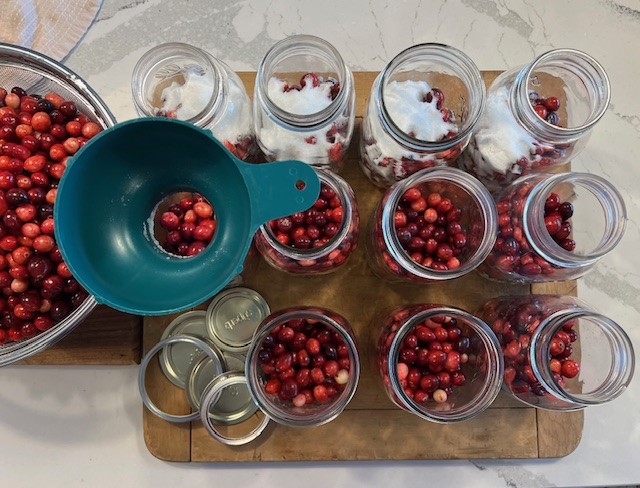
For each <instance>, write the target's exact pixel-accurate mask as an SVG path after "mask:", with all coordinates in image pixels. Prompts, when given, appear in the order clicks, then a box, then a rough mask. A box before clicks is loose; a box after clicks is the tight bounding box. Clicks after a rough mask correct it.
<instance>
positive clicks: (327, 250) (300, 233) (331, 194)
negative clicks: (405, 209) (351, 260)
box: [254, 169, 360, 274]
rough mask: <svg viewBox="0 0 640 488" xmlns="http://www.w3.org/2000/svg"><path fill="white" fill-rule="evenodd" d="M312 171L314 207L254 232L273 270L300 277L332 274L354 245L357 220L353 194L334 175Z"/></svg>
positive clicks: (357, 230) (259, 247) (259, 248)
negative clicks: (317, 185) (316, 182)
mask: <svg viewBox="0 0 640 488" xmlns="http://www.w3.org/2000/svg"><path fill="white" fill-rule="evenodd" d="M316 171H317V173H318V177H319V178H320V196H319V197H318V200H316V202H315V204H314V205H313V206H312V207H311V208H310V209H309V210H307V211H305V212H298V213H296V214H293V215H290V216H288V217H282V218H280V219H276V220H272V221H270V222H268V223H266V224H265V225H263V226H262V227H260V229H259V230H258V232H256V235H255V238H254V242H255V246H256V249H257V250H258V252H260V254H262V256H263V257H264V259H266V261H267V262H268V263H269V264H270V265H271V266H273V267H274V268H276V269H280V270H282V271H287V272H289V273H300V274H303V273H304V274H319V273H328V272H331V271H335V270H336V269H338V268H339V267H340V266H342V265H343V264H344V263H345V262H346V260H347V258H348V257H349V256H350V255H351V254H352V253H353V251H355V249H356V247H357V245H358V234H359V232H360V219H359V214H358V207H357V205H356V199H355V195H354V194H353V190H352V189H351V187H350V186H349V184H348V183H347V182H346V181H344V180H343V179H342V178H340V177H339V176H337V175H336V174H334V173H332V172H330V171H325V170H322V169H318V170H316Z"/></svg>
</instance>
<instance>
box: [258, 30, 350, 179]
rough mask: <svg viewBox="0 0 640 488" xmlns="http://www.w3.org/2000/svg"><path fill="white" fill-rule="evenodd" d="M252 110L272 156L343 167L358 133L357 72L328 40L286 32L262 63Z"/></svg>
mask: <svg viewBox="0 0 640 488" xmlns="http://www.w3.org/2000/svg"><path fill="white" fill-rule="evenodd" d="M253 112H254V126H255V133H256V136H257V138H258V144H259V145H260V148H261V149H262V152H263V153H264V155H265V156H266V158H267V159H268V160H269V161H282V160H288V159H297V160H300V161H304V162H305V163H308V164H311V165H313V166H316V167H319V168H325V169H327V168H328V169H331V170H332V171H335V172H339V171H340V170H341V169H342V168H343V166H344V163H345V154H346V150H347V148H348V147H349V144H350V142H351V136H352V135H353V127H354V121H355V92H354V83H353V75H352V74H351V71H350V70H349V68H348V67H347V66H346V65H345V63H344V61H343V59H342V57H341V56H340V54H339V53H338V51H336V49H335V48H334V47H333V46H332V45H331V44H329V43H328V42H327V41H325V40H323V39H320V38H318V37H313V36H306V35H297V36H291V37H287V38H286V39H283V40H282V41H280V42H278V43H276V44H275V45H274V46H272V47H271V49H270V50H269V51H268V52H267V53H266V54H265V56H264V57H263V59H262V61H261V63H260V66H259V67H258V74H257V77H256V84H255V92H254V97H253Z"/></svg>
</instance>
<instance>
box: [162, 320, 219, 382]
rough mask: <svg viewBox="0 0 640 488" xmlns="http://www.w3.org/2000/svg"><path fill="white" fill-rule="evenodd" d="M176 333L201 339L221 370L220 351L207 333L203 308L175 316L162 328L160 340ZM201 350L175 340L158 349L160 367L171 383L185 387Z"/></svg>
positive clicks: (200, 354) (200, 355)
mask: <svg viewBox="0 0 640 488" xmlns="http://www.w3.org/2000/svg"><path fill="white" fill-rule="evenodd" d="M176 335H189V336H192V337H197V338H198V339H201V340H203V341H204V342H205V343H206V344H207V345H208V346H209V347H210V348H211V349H212V350H213V353H214V355H215V356H216V357H217V358H218V360H217V364H218V365H219V368H220V370H221V371H222V358H221V353H220V351H219V350H218V348H217V347H216V346H215V345H214V344H213V343H212V341H211V340H210V338H209V335H208V333H207V327H206V312H205V311H204V310H192V311H190V312H186V313H183V314H182V315H179V316H178V317H176V318H175V319H174V320H173V321H171V323H170V324H169V325H168V326H167V328H166V329H165V330H164V332H163V333H162V337H161V338H160V340H164V339H166V338H168V337H173V336H176ZM203 352H204V351H202V349H200V348H197V347H195V346H194V345H193V344H191V343H187V342H184V341H182V342H177V343H175V344H172V345H171V346H168V347H166V348H164V349H162V351H160V357H159V359H160V368H161V369H162V372H163V373H164V375H165V376H166V377H167V379H168V380H169V381H171V383H173V384H174V385H176V386H178V387H180V388H186V385H187V381H188V378H189V374H190V372H191V369H192V368H193V365H194V364H195V362H197V361H198V360H199V359H200V358H201V357H202V353H203Z"/></svg>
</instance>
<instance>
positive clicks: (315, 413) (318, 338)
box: [245, 307, 360, 427]
mask: <svg viewBox="0 0 640 488" xmlns="http://www.w3.org/2000/svg"><path fill="white" fill-rule="evenodd" d="M245 372H246V374H247V379H248V383H249V389H250V391H251V394H252V396H253V398H254V400H255V401H256V403H257V404H258V405H259V407H260V409H261V410H262V411H263V412H264V413H265V414H266V415H267V416H268V417H270V418H271V419H272V420H274V421H275V422H278V423H280V424H283V425H287V426H290V427H311V426H317V425H322V424H325V423H327V422H329V421H331V420H333V419H334V418H336V417H337V416H338V415H339V414H340V413H341V412H342V411H343V410H344V408H345V407H346V406H347V404H348V403H349V402H350V401H351V398H353V395H354V394H355V391H356V387H357V386H358V379H359V376H360V359H359V355H358V349H357V346H356V341H355V336H354V334H353V330H352V329H351V326H350V325H349V323H348V322H347V320H346V319H345V318H344V317H342V316H340V315H338V314H337V313H335V312H332V311H330V310H327V309H323V308H316V307H298V308H290V309H285V310H281V311H278V312H275V313H273V314H271V315H270V316H269V317H267V318H266V319H265V320H264V321H263V322H262V324H260V326H259V327H258V330H256V333H255V335H254V337H253V340H252V342H251V346H250V347H249V351H248V352H247V359H246V365H245Z"/></svg>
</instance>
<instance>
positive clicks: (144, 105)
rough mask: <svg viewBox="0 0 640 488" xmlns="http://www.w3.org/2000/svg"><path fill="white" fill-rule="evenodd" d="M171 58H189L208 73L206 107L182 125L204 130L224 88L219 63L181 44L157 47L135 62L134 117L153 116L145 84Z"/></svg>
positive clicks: (218, 107) (203, 53)
mask: <svg viewBox="0 0 640 488" xmlns="http://www.w3.org/2000/svg"><path fill="white" fill-rule="evenodd" d="M175 57H193V58H194V60H196V61H197V62H198V63H202V64H203V65H204V66H205V67H206V68H208V69H210V70H211V73H212V79H213V80H212V81H213V86H212V88H211V97H210V99H209V101H208V102H207V105H206V106H205V107H204V108H203V109H202V110H201V111H200V112H199V113H198V114H196V115H194V116H193V117H191V118H189V119H185V120H184V121H185V122H189V123H192V124H194V125H197V126H198V127H204V126H206V125H207V124H208V123H209V122H210V121H211V120H212V119H213V118H215V117H216V114H218V113H220V112H221V110H222V109H223V107H222V105H223V100H224V98H225V97H224V93H225V92H226V86H225V82H224V77H223V75H222V71H221V68H220V66H219V65H218V63H219V62H220V61H219V60H217V59H216V58H214V57H213V56H212V55H211V54H209V53H208V52H207V51H205V50H204V49H201V48H199V47H196V46H193V45H191V44H187V43H183V42H167V43H163V44H159V45H157V46H155V47H153V48H151V49H150V50H148V51H147V52H146V53H144V54H143V55H142V57H141V58H140V59H139V60H138V62H137V63H136V65H135V67H134V68H133V75H132V78H131V91H132V93H133V102H134V105H135V107H136V109H137V111H138V113H141V114H144V115H145V116H148V117H153V116H156V115H157V114H156V113H154V112H153V111H152V110H149V109H150V104H149V100H148V96H147V94H148V92H149V88H148V83H149V78H150V75H151V74H152V73H155V71H156V69H157V67H158V66H159V65H161V64H165V63H164V62H165V61H166V60H167V59H171V58H175Z"/></svg>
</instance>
